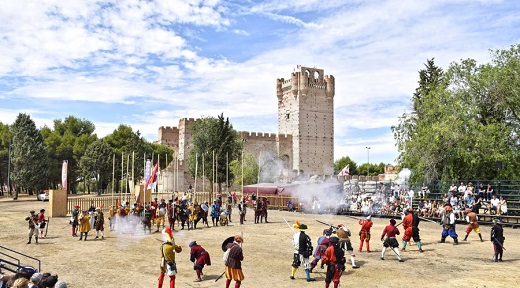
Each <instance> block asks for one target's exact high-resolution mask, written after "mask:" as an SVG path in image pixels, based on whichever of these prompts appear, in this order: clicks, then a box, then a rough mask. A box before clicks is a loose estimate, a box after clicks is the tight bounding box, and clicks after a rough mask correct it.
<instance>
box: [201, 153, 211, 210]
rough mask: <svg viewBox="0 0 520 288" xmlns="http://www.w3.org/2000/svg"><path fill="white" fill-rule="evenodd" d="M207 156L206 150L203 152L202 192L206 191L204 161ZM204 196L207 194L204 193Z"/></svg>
mask: <svg viewBox="0 0 520 288" xmlns="http://www.w3.org/2000/svg"><path fill="white" fill-rule="evenodd" d="M205 158H206V152H204V153H202V193H206V184H205V181H206V179H205V178H206V174H205V171H204V161H205V160H206V159H205ZM204 196H206V194H204ZM208 200H211V199H208Z"/></svg>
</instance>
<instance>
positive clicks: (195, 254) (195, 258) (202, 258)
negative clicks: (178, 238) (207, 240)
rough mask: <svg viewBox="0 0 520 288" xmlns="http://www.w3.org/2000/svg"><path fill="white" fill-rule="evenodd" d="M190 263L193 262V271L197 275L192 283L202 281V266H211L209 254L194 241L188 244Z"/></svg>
mask: <svg viewBox="0 0 520 288" xmlns="http://www.w3.org/2000/svg"><path fill="white" fill-rule="evenodd" d="M189 246H190V261H191V262H193V270H195V273H197V279H195V281H194V282H200V281H202V275H203V274H202V269H203V268H204V265H208V266H211V259H210V257H209V253H208V252H206V250H204V248H202V246H200V245H199V244H197V242H196V241H192V242H191V243H190V245H189Z"/></svg>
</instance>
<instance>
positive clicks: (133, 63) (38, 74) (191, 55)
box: [0, 0, 520, 164]
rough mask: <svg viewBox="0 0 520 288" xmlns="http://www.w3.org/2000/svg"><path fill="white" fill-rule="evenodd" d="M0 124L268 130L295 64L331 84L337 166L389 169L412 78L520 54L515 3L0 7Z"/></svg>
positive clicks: (177, 1)
mask: <svg viewBox="0 0 520 288" xmlns="http://www.w3.org/2000/svg"><path fill="white" fill-rule="evenodd" d="M0 1H1V7H2V9H0V37H1V38H0V39H1V41H0V103H1V105H0V122H2V123H6V124H11V123H12V122H13V121H14V120H15V118H16V116H17V115H18V113H20V112H23V113H28V114H30V115H31V117H32V118H33V119H34V120H35V121H36V124H37V126H39V127H43V126H44V125H47V126H52V121H53V120H54V119H63V118H65V117H67V116H69V115H74V116H76V117H79V118H84V119H87V120H90V121H92V122H94V124H95V125H96V133H97V134H98V136H100V137H103V136H105V135H107V134H109V133H111V132H112V131H113V130H114V129H115V128H116V127H117V126H118V125H119V124H127V125H130V126H132V127H133V128H134V130H139V131H141V133H143V135H144V136H145V137H146V138H147V139H149V140H150V141H153V140H156V139H157V130H158V128H159V127H160V126H177V124H178V120H179V118H183V117H190V118H197V117H201V116H217V115H219V114H220V113H224V115H225V116H228V117H229V118H230V120H231V122H232V123H233V125H234V127H235V129H237V130H242V131H257V132H276V131H277V102H276V91H275V89H276V79H277V78H286V79H287V78H289V77H290V73H291V72H292V71H293V69H295V68H296V66H297V65H302V66H309V67H317V68H320V69H324V70H325V74H328V75H333V76H334V77H335V78H336V96H335V98H334V101H335V159H339V158H341V157H342V156H346V155H348V156H350V157H351V158H352V159H353V160H354V161H356V162H357V163H358V164H361V163H365V162H366V161H367V149H366V148H365V147H367V146H370V147H371V149H370V162H371V163H379V162H385V163H394V160H395V159H396V158H397V156H398V151H397V149H396V147H395V141H394V139H393V135H392V133H391V130H390V127H391V126H392V125H394V124H396V123H397V121H398V117H399V116H400V115H402V114H403V113H406V112H407V111H408V109H409V107H410V98H411V95H412V94H413V92H414V90H415V88H416V87H417V81H418V71H419V70H420V69H422V68H423V67H424V66H423V65H424V63H425V62H426V60H427V59H429V58H435V61H436V63H437V65H438V66H440V67H442V68H446V67H447V66H448V65H449V63H451V62H453V61H459V60H460V59H466V58H473V59H476V60H477V61H479V62H480V63H485V62H487V61H488V60H489V49H507V48H509V46H510V45H513V44H517V43H519V42H520V39H519V35H520V13H519V12H520V1H515V0H511V1H493V0H489V1H486V0H481V1H477V0H459V1H442V0H437V1H433V0H432V1H416V0H401V1H377V0H375V1H368V0H367V1H360V0H358V1H354V0H353V1H348V0H343V1H336V0H330V1H323V0H300V1H282V0H280V1H278V0H271V1H269V0H268V1H255V0H234V1H218V0H206V1H203V0H162V1H135V0H134V1H124V0H121V1H103V3H100V2H99V1H91V0H81V1H80V0H77V1H68V0H61V1H60V0H53V1H51V0H47V1H32V0H20V1H9V0H0Z"/></svg>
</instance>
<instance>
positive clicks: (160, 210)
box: [155, 198, 166, 231]
mask: <svg viewBox="0 0 520 288" xmlns="http://www.w3.org/2000/svg"><path fill="white" fill-rule="evenodd" d="M165 217H166V200H164V198H163V199H161V203H159V204H158V206H157V215H156V217H155V224H156V225H157V231H159V226H162V229H164V220H165V219H164V218H165Z"/></svg>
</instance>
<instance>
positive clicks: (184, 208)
mask: <svg viewBox="0 0 520 288" xmlns="http://www.w3.org/2000/svg"><path fill="white" fill-rule="evenodd" d="M180 208H181V227H182V228H181V230H184V224H186V225H188V230H190V214H191V211H190V207H188V201H187V200H184V201H182V202H181V207H180Z"/></svg>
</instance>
